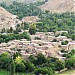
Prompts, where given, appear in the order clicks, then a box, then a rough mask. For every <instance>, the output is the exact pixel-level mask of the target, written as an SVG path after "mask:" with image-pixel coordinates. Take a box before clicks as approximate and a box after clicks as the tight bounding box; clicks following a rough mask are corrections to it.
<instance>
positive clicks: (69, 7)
mask: <svg viewBox="0 0 75 75" xmlns="http://www.w3.org/2000/svg"><path fill="white" fill-rule="evenodd" d="M40 8H41V9H43V10H48V11H51V12H58V13H62V12H68V11H74V12H75V0H49V1H48V2H46V3H45V4H43V5H42V6H40Z"/></svg>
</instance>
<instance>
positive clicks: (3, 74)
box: [0, 70, 33, 75]
mask: <svg viewBox="0 0 75 75" xmlns="http://www.w3.org/2000/svg"><path fill="white" fill-rule="evenodd" d="M0 75H10V74H9V72H7V71H5V70H0ZM15 75H33V74H29V73H17V74H15Z"/></svg>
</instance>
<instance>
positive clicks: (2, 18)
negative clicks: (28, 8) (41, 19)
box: [0, 7, 19, 31]
mask: <svg viewBox="0 0 75 75" xmlns="http://www.w3.org/2000/svg"><path fill="white" fill-rule="evenodd" d="M16 17H17V16H16V15H13V14H11V13H9V12H8V11H6V10H5V9H4V8H2V7H0V31H1V30H2V29H3V28H5V29H8V28H10V27H13V29H15V26H16V24H17V23H19V20H18V19H16Z"/></svg>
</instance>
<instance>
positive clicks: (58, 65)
mask: <svg viewBox="0 0 75 75" xmlns="http://www.w3.org/2000/svg"><path fill="white" fill-rule="evenodd" d="M55 67H56V70H57V71H59V72H60V70H62V69H64V68H65V63H64V62H63V61H59V60H58V61H56V62H55Z"/></svg>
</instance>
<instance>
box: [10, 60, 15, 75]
mask: <svg viewBox="0 0 75 75" xmlns="http://www.w3.org/2000/svg"><path fill="white" fill-rule="evenodd" d="M10 75H15V62H14V60H12V61H11V64H10Z"/></svg>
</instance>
